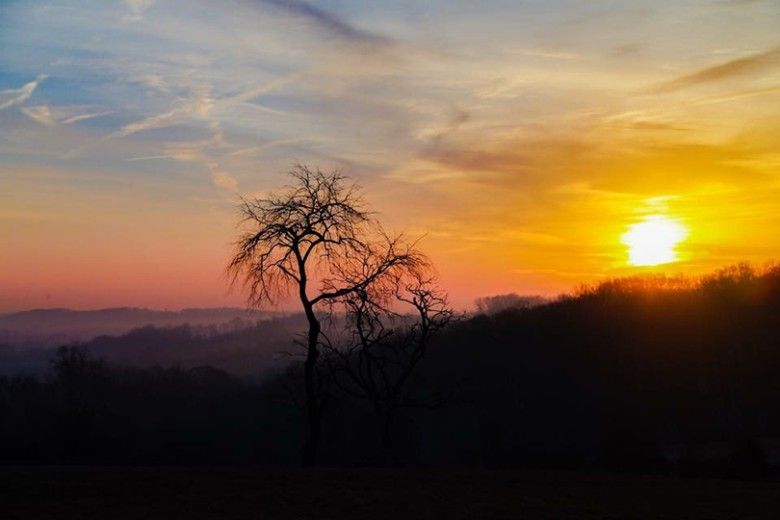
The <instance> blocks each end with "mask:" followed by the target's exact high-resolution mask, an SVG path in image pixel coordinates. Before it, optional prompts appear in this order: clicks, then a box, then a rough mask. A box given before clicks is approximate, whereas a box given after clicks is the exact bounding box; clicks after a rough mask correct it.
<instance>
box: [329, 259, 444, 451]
mask: <svg viewBox="0 0 780 520" xmlns="http://www.w3.org/2000/svg"><path fill="white" fill-rule="evenodd" d="M338 303H339V304H340V305H342V306H343V308H344V309H345V311H346V320H345V328H346V331H347V334H346V337H342V338H338V339H337V340H335V341H328V342H327V344H326V353H327V356H326V359H327V361H328V367H329V368H330V371H331V374H332V376H333V380H334V382H335V384H336V385H337V386H338V387H339V388H340V389H341V390H343V391H344V392H345V393H347V394H348V395H350V396H352V397H354V398H358V399H365V400H368V401H369V402H370V403H371V405H372V407H373V409H374V412H375V413H376V415H377V418H378V420H379V424H380V428H381V429H380V436H379V461H380V462H381V463H383V464H386V463H388V462H389V460H390V455H391V448H392V446H391V440H392V430H393V426H394V422H395V419H396V417H397V415H398V412H399V410H400V408H402V407H420V406H425V407H434V406H436V405H438V404H440V397H439V398H437V397H436V396H430V395H429V396H424V397H421V396H419V395H418V396H414V395H412V392H410V386H411V385H410V384H409V383H410V382H411V379H412V376H413V374H414V371H415V368H416V367H417V366H418V364H419V362H420V361H421V360H422V359H423V357H424V355H425V353H426V351H427V349H428V346H429V344H430V342H431V339H432V338H433V337H434V336H435V335H436V334H437V333H438V332H439V331H441V330H442V329H443V328H444V327H445V326H447V325H448V324H449V323H450V321H451V320H452V318H453V311H452V309H451V308H450V307H449V305H448V303H447V296H446V294H445V293H444V292H443V291H442V290H441V289H439V287H438V286H437V285H436V281H435V279H434V278H433V276H432V275H431V274H430V272H429V269H428V268H427V266H417V268H415V269H411V270H409V269H407V270H404V271H399V272H395V273H393V276H388V277H385V278H384V279H383V280H382V283H378V284H374V285H372V286H370V287H368V288H367V290H365V291H357V292H353V293H350V294H347V295H345V296H343V297H342V298H340V299H339V302H338Z"/></svg>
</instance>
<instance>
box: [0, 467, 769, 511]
mask: <svg viewBox="0 0 780 520" xmlns="http://www.w3.org/2000/svg"><path fill="white" fill-rule="evenodd" d="M0 518H4V519H8V520H11V519H17V518H24V519H38V518H42V519H46V518H51V519H58V520H61V519H68V518H80V519H91V518H95V519H125V518H133V519H157V518H160V519H166V520H167V519H178V518H182V519H188V520H195V519H200V518H220V519H225V518H260V519H276V518H333V519H351V518H404V519H407V518H448V519H458V518H463V519H466V518H474V519H477V518H480V519H481V518H555V519H565V518H707V519H721V518H724V519H725V518H739V519H751V518H767V519H769V518H780V482H748V481H736V480H734V481H730V480H683V479H674V478H666V477H651V476H630V475H614V474H612V475H610V474H583V473H574V472H505V471H501V472H499V471H495V472H493V471H449V472H445V471H440V470H439V471H411V470H324V469H321V470H311V471H303V470H299V471H282V470H278V471H274V470H252V469H213V468H210V469H205V468H197V469H193V468H165V469H160V468H85V467H57V468H51V467H33V468H31V467H25V468H8V467H6V468H0Z"/></svg>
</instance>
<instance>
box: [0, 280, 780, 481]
mask: <svg viewBox="0 0 780 520" xmlns="http://www.w3.org/2000/svg"><path fill="white" fill-rule="evenodd" d="M505 300H506V298H503V299H502V302H504V301H505ZM518 302H519V305H517V306H509V307H506V306H505V305H504V306H503V307H502V308H499V309H492V310H491V309H490V306H489V305H487V306H486V304H485V302H483V311H484V312H483V313H480V314H477V315H473V316H468V317H463V318H462V319H459V320H456V321H455V322H453V323H450V324H449V325H448V326H447V327H445V328H443V330H441V331H440V333H439V334H438V335H437V336H436V337H435V338H434V339H433V340H432V341H431V343H430V345H428V349H427V352H426V355H425V356H424V358H423V359H422V360H421V361H420V363H419V366H417V367H416V368H415V370H414V375H413V377H411V378H410V380H409V383H408V385H406V387H405V390H404V395H405V396H407V397H408V398H409V399H408V401H407V404H408V405H409V406H399V407H398V411H397V417H396V418H395V421H394V422H393V426H392V443H391V447H390V448H387V447H386V449H389V453H387V454H385V455H386V456H385V457H383V456H382V454H381V451H380V449H379V448H380V444H381V438H382V429H383V423H382V420H381V417H380V416H377V414H376V413H375V410H374V409H373V408H372V406H371V402H370V400H366V399H361V398H359V397H355V396H353V395H350V393H348V392H344V391H341V390H340V388H339V385H338V384H337V382H336V381H334V380H333V378H332V377H331V376H330V375H329V374H330V373H329V372H323V377H322V385H323V390H327V392H328V395H329V402H328V407H327V409H326V412H325V415H324V420H323V424H322V439H321V450H320V463H321V464H323V465H330V466H334V465H335V466H364V465H378V464H385V465H387V464H389V465H401V466H458V467H484V468H510V467H511V468H528V467H537V468H608V469H620V470H626V471H640V472H647V471H653V472H662V473H669V474H678V475H709V476H728V477H745V478H747V477H750V478H759V477H766V476H771V475H773V474H776V472H777V465H778V462H780V461H779V460H778V456H779V455H780V454H779V453H778V444H777V440H776V439H778V438H780V414H779V413H778V408H777V405H776V403H777V402H778V401H779V400H780V384H778V378H777V374H778V371H779V369H780V351H778V349H777V338H778V337H780V336H779V335H778V332H780V331H778V327H780V322H778V319H777V317H778V313H780V266H776V265H775V266H770V267H767V268H763V269H754V268H751V267H749V266H747V265H738V266H734V267H731V268H728V269H725V270H722V271H719V272H717V273H714V274H712V275H709V276H705V277H701V278H697V279H691V278H667V277H663V276H652V277H637V278H628V279H617V280H611V281H606V282H604V283H600V284H597V285H594V286H591V287H586V288H583V289H581V290H579V291H578V292H577V293H576V294H573V295H570V296H566V297H562V298H559V299H556V300H554V301H547V302H542V301H538V300H536V299H534V300H533V304H532V305H528V304H527V302H528V299H522V298H520V299H518ZM493 311H495V312H493ZM299 323H300V322H299ZM155 334H159V335H160V337H163V338H164V337H165V334H167V331H166V329H153V328H152V329H147V330H146V332H145V335H146V338H145V339H144V341H148V340H149V338H151V337H153V336H154V335H155ZM257 341H258V342H261V341H262V338H258V339H257ZM93 346H94V345H93ZM302 371H303V366H302V363H299V362H296V361H292V362H291V363H290V364H289V365H287V368H286V369H285V370H284V371H281V372H277V373H275V374H274V375H270V376H267V377H265V378H261V379H258V378H249V377H247V376H237V375H233V374H230V373H228V372H226V371H223V370H219V369H215V368H211V367H208V366H201V367H194V368H190V369H185V368H175V367H174V368H163V367H158V368H138V367H136V368H131V367H126V366H121V365H119V364H109V363H106V362H104V361H102V360H100V359H99V358H97V357H95V356H93V355H92V354H91V353H90V347H88V346H85V345H71V346H67V347H62V348H60V349H59V350H58V351H57V352H56V355H55V356H54V358H53V360H52V363H51V367H50V371H49V373H48V375H47V376H45V377H33V376H18V377H13V376H5V377H2V378H1V379H0V460H2V461H3V462H4V463H14V464H18V463H48V464H54V463H56V464H61V463H77V464H138V465H156V464H239V465H243V464H246V465H260V466H263V465H267V466H296V465H298V464H299V463H300V460H301V459H300V445H301V443H302V441H303V438H304V436H305V424H306V423H305V418H304V414H303V413H302V409H301V404H302V403H303V402H305V400H304V399H302V396H303V395H304V393H305V388H304V385H303V378H302V377H301V372H302ZM296 403H297V406H296Z"/></svg>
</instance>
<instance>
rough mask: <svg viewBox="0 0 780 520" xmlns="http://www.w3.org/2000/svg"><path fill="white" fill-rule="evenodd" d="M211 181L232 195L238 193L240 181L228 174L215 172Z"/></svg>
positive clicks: (212, 173)
mask: <svg viewBox="0 0 780 520" xmlns="http://www.w3.org/2000/svg"><path fill="white" fill-rule="evenodd" d="M211 180H212V182H213V183H214V185H215V186H217V187H218V188H222V189H223V190H227V191H229V192H230V193H238V181H237V180H236V178H235V177H233V176H232V175H230V174H229V173H227V172H223V171H213V172H211Z"/></svg>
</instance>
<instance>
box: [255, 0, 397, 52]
mask: <svg viewBox="0 0 780 520" xmlns="http://www.w3.org/2000/svg"><path fill="white" fill-rule="evenodd" d="M260 3H262V4H265V5H268V6H271V7H273V8H276V9H278V10H280V11H283V12H285V13H287V14H289V15H291V16H294V17H296V18H299V19H301V20H304V21H306V22H309V23H311V24H312V25H314V26H316V27H318V28H320V29H322V30H324V31H326V32H328V33H330V34H332V35H334V36H337V37H339V38H341V39H343V40H346V41H350V42H354V43H359V44H368V45H371V46H385V45H388V44H391V43H392V40H391V39H390V38H387V37H385V36H380V35H377V34H374V33H370V32H368V31H364V30H362V29H358V28H357V27H355V26H353V25H352V24H350V23H349V22H347V21H346V20H343V19H342V18H339V17H338V16H336V15H334V14H332V13H329V12H328V11H325V10H324V9H321V8H319V7H316V6H314V5H311V4H309V3H307V2H303V1H302V0H260Z"/></svg>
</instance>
